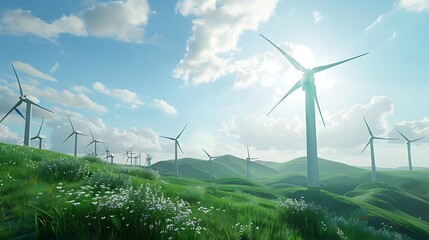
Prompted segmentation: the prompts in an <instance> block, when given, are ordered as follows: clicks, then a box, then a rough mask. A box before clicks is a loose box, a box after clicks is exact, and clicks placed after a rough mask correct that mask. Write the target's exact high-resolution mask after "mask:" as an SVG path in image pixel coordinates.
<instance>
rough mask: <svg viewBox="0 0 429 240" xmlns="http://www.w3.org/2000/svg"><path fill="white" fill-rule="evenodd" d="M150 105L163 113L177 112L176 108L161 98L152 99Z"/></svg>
mask: <svg viewBox="0 0 429 240" xmlns="http://www.w3.org/2000/svg"><path fill="white" fill-rule="evenodd" d="M150 105H151V106H152V107H154V108H157V109H159V110H161V111H163V112H165V113H168V114H177V110H176V108H174V107H173V106H171V105H170V104H169V103H168V102H166V101H164V100H162V99H156V98H155V99H153V100H152V103H151V104H150Z"/></svg>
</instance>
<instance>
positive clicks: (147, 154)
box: [146, 152, 153, 167]
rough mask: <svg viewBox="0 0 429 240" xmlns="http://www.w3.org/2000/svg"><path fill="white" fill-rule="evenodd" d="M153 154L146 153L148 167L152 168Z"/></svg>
mask: <svg viewBox="0 0 429 240" xmlns="http://www.w3.org/2000/svg"><path fill="white" fill-rule="evenodd" d="M152 159H153V154H152V153H148V152H146V166H147V167H150V166H151V164H152Z"/></svg>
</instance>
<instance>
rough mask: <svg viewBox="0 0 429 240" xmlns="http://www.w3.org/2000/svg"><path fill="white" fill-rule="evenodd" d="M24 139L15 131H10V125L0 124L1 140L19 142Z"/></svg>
mask: <svg viewBox="0 0 429 240" xmlns="http://www.w3.org/2000/svg"><path fill="white" fill-rule="evenodd" d="M21 141H22V138H19V137H18V135H16V134H15V133H14V132H12V131H10V129H9V128H8V127H6V126H5V125H3V124H0V142H5V143H12V144H17V143H19V142H21Z"/></svg>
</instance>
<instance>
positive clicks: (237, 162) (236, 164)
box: [152, 155, 278, 179]
mask: <svg viewBox="0 0 429 240" xmlns="http://www.w3.org/2000/svg"><path fill="white" fill-rule="evenodd" d="M178 161H179V175H180V176H184V177H191V178H199V179H208V178H210V170H209V162H208V161H207V160H201V159H195V158H182V159H179V160H178ZM212 164H213V165H212V170H213V177H214V178H234V177H246V164H247V163H246V160H244V159H241V158H237V157H235V156H232V155H224V156H220V157H218V158H216V159H214V160H213V162H212ZM152 168H154V169H156V170H158V172H159V173H160V174H161V175H164V176H168V175H175V162H174V160H167V161H160V162H157V163H155V164H153V165H152ZM250 174H251V177H252V178H264V177H268V176H273V175H276V174H278V172H277V171H276V170H274V169H272V168H270V167H267V166H264V165H262V164H259V163H256V162H251V163H250Z"/></svg>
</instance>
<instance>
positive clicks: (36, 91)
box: [0, 81, 107, 113]
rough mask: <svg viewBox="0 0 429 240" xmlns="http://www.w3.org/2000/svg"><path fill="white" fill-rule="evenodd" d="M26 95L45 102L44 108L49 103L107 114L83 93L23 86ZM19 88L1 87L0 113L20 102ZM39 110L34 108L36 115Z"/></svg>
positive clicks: (14, 85) (14, 83)
mask: <svg viewBox="0 0 429 240" xmlns="http://www.w3.org/2000/svg"><path fill="white" fill-rule="evenodd" d="M22 88H23V91H24V94H26V95H27V96H28V97H30V98H31V97H33V98H34V97H35V98H37V99H41V100H43V101H42V102H41V103H40V104H41V105H42V106H44V107H46V106H47V102H49V103H51V105H52V104H53V105H61V106H66V107H76V108H81V109H82V108H83V109H88V110H92V111H96V112H99V113H104V112H107V109H106V107H104V106H103V105H101V104H99V103H97V102H94V101H93V100H91V99H90V98H89V97H88V96H86V95H85V94H83V93H80V92H79V93H73V92H71V91H69V90H67V89H64V90H56V89H54V88H51V87H45V88H39V87H38V86H35V85H27V84H22ZM17 91H18V86H17V84H16V81H15V82H12V83H8V82H6V83H5V84H4V85H3V86H1V87H0V100H1V101H0V112H1V111H9V109H10V108H11V107H12V106H13V105H15V103H16V101H18V96H19V93H18V92H17ZM38 109H39V108H34V111H35V113H37V111H38Z"/></svg>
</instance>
